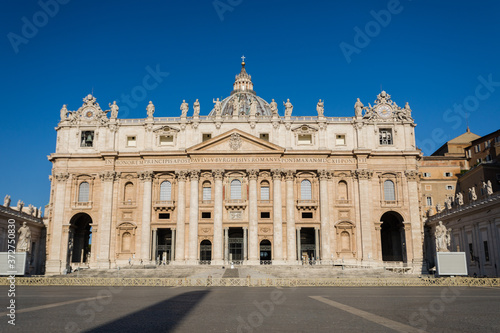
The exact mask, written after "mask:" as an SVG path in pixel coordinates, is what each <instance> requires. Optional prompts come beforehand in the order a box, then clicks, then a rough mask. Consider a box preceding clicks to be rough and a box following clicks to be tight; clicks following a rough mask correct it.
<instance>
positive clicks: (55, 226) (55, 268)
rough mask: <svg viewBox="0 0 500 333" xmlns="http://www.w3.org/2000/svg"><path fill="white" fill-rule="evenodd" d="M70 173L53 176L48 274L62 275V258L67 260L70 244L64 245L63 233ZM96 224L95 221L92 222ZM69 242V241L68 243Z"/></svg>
mask: <svg viewBox="0 0 500 333" xmlns="http://www.w3.org/2000/svg"><path fill="white" fill-rule="evenodd" d="M68 178H69V174H68V173H56V174H54V175H53V176H52V182H53V183H52V184H53V186H54V185H55V186H54V187H55V201H54V211H53V213H52V217H51V219H52V229H49V230H48V232H50V245H49V260H47V264H46V272H47V274H60V273H61V272H62V270H63V269H64V268H65V267H64V266H62V262H61V258H64V260H66V256H67V249H68V244H67V243H66V244H62V243H63V242H62V241H61V238H62V231H63V227H62V226H63V224H64V208H65V204H64V200H65V199H66V184H67V180H68ZM92 222H94V221H92ZM66 242H67V241H66Z"/></svg>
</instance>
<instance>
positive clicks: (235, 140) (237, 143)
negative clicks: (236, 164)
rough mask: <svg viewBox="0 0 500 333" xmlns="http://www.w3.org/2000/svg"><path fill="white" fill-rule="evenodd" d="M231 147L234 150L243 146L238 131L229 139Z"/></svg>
mask: <svg viewBox="0 0 500 333" xmlns="http://www.w3.org/2000/svg"><path fill="white" fill-rule="evenodd" d="M229 148H231V149H232V150H238V149H240V148H241V137H240V135H239V134H238V133H233V134H231V139H230V140H229Z"/></svg>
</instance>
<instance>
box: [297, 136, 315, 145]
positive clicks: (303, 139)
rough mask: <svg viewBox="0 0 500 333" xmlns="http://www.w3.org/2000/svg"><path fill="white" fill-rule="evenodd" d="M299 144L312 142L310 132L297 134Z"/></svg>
mask: <svg viewBox="0 0 500 333" xmlns="http://www.w3.org/2000/svg"><path fill="white" fill-rule="evenodd" d="M298 139H299V145H310V144H312V135H311V134H299V136H298Z"/></svg>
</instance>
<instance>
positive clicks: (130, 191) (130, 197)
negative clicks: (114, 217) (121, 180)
mask: <svg viewBox="0 0 500 333" xmlns="http://www.w3.org/2000/svg"><path fill="white" fill-rule="evenodd" d="M124 192H125V194H124V197H123V199H124V201H125V202H131V201H134V184H133V183H127V184H125V191H124Z"/></svg>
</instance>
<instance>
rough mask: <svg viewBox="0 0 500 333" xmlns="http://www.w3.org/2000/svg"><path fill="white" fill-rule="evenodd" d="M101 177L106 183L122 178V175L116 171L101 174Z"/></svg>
mask: <svg viewBox="0 0 500 333" xmlns="http://www.w3.org/2000/svg"><path fill="white" fill-rule="evenodd" d="M99 177H100V178H101V180H102V181H104V182H112V181H114V180H115V179H116V178H118V177H120V174H119V173H117V172H116V171H105V172H102V173H100V174H99Z"/></svg>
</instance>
